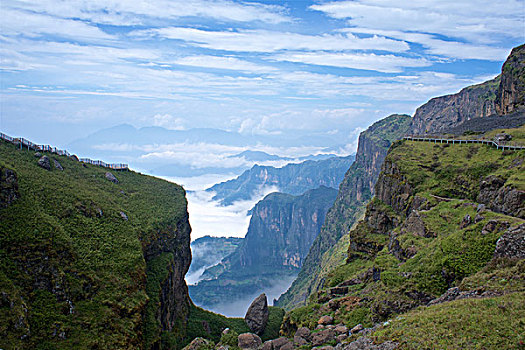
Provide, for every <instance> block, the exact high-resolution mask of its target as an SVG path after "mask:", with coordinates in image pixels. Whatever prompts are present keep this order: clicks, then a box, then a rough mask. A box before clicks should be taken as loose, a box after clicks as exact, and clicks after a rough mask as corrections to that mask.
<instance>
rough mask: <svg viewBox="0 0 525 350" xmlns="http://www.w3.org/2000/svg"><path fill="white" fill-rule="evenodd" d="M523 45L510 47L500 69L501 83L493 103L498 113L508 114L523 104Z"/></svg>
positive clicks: (524, 85)
mask: <svg viewBox="0 0 525 350" xmlns="http://www.w3.org/2000/svg"><path fill="white" fill-rule="evenodd" d="M523 76H525V47H524V46H523V45H520V46H518V47H515V48H513V49H512V51H511V53H510V55H509V57H508V58H507V60H506V61H505V63H504V64H503V67H502V69H501V83H500V84H499V87H498V91H497V92H496V94H495V95H496V98H495V99H494V104H495V105H496V111H497V112H498V113H499V114H508V113H511V112H513V111H516V110H519V109H521V108H523V107H524V106H525V96H524V95H523V91H525V82H524V81H523Z"/></svg>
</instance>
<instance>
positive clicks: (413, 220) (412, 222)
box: [402, 210, 428, 237]
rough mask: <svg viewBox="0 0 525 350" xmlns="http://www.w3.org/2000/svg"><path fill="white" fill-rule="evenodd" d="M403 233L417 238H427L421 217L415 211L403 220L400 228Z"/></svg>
mask: <svg viewBox="0 0 525 350" xmlns="http://www.w3.org/2000/svg"><path fill="white" fill-rule="evenodd" d="M402 229H403V230H404V231H405V232H408V233H411V234H413V235H415V236H419V237H428V235H427V229H426V227H425V223H424V222H423V219H421V215H420V214H419V212H418V211H417V210H413V211H412V212H411V213H410V215H409V216H408V218H407V219H406V220H405V222H404V224H403V228H402Z"/></svg>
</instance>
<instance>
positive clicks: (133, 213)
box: [0, 141, 191, 349]
mask: <svg viewBox="0 0 525 350" xmlns="http://www.w3.org/2000/svg"><path fill="white" fill-rule="evenodd" d="M48 156H49V157H50V159H52V160H56V161H58V162H59V163H60V164H61V169H60V168H55V167H51V168H50V169H49V170H46V169H44V168H42V167H40V166H38V165H37V161H38V158H35V156H34V152H32V151H28V150H18V149H16V147H14V146H13V145H11V144H8V143H5V142H3V141H2V142H0V159H1V162H2V167H1V173H0V187H1V195H2V196H1V199H2V206H1V207H0V260H1V262H2V263H1V264H0V347H1V348H25V349H33V348H39V347H41V348H56V349H71V348H77V347H79V346H82V347H85V348H129V349H131V348H146V349H149V348H162V347H165V346H166V347H167V346H173V344H176V343H178V342H179V341H180V339H182V337H183V336H184V332H185V324H186V319H187V316H188V312H189V306H190V300H189V296H188V291H187V287H186V284H185V282H184V275H185V273H186V271H187V269H188V266H189V263H190V260H191V253H190V250H189V241H190V226H189V223H188V214H187V210H186V199H185V193H184V190H183V189H182V188H181V187H180V186H177V185H174V184H171V183H168V182H166V181H163V180H160V179H155V178H152V177H148V176H144V175H139V174H137V173H134V172H115V173H114V175H115V177H116V178H117V179H118V183H115V182H111V181H109V180H108V179H107V177H106V172H107V170H106V169H104V168H101V167H96V166H87V167H83V166H82V164H80V163H79V162H78V161H76V160H74V159H73V158H67V157H65V156H58V155H51V154H49V155H48ZM161 338H162V340H161ZM169 344H171V345H169Z"/></svg>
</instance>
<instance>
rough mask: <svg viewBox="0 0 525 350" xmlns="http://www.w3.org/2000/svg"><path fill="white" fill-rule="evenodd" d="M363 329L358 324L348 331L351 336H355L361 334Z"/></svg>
mask: <svg viewBox="0 0 525 350" xmlns="http://www.w3.org/2000/svg"><path fill="white" fill-rule="evenodd" d="M363 329H365V327H363V325H362V324H361V323H360V324H358V325H357V326H355V327H354V328H352V329H351V330H350V333H352V334H356V333H359V332H361V331H362V330H363Z"/></svg>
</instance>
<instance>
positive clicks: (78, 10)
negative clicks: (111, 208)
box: [0, 0, 525, 149]
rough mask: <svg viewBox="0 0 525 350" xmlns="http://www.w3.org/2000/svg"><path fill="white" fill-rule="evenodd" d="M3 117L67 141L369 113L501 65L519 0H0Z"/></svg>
mask: <svg viewBox="0 0 525 350" xmlns="http://www.w3.org/2000/svg"><path fill="white" fill-rule="evenodd" d="M0 6H1V9H0V10H1V11H0V17H1V18H0V28H1V33H0V57H1V62H0V68H1V70H2V71H1V86H0V93H1V102H0V103H1V106H0V107H1V110H0V112H1V115H0V130H2V131H4V132H7V133H9V134H13V135H22V136H26V137H28V138H30V139H32V140H34V141H36V142H45V143H53V144H56V145H58V146H62V147H64V146H65V145H67V144H68V143H69V142H71V141H73V140H75V139H78V138H80V137H83V136H85V135H86V134H88V133H91V132H95V131H97V130H99V129H102V128H105V127H110V126H114V125H118V124H122V123H128V124H131V125H134V126H135V127H143V126H161V127H164V128H168V129H174V130H180V129H189V128H195V127H212V128H218V129H223V130H229V131H235V132H239V133H241V134H243V135H253V134H256V135H277V136H279V135H280V136H281V137H283V138H293V137H296V136H298V135H325V136H330V137H334V138H339V139H341V141H342V142H343V143H348V144H349V149H352V148H355V142H354V141H355V138H356V136H357V133H358V131H359V130H361V128H365V127H366V126H368V125H370V124H371V123H372V122H373V121H375V120H377V119H380V118H382V117H384V116H386V115H388V114H391V113H408V114H412V113H413V112H414V110H415V108H416V107H417V106H419V105H421V104H422V103H424V102H426V101H427V100H428V99H429V98H431V97H434V96H438V95H442V94H447V93H453V92H456V91H458V90H459V89H460V88H462V87H465V86H467V85H470V84H472V83H478V82H482V81H484V80H487V79H489V78H492V77H494V76H495V75H496V74H498V73H499V71H500V68H501V64H502V62H503V61H504V59H505V57H506V56H507V55H508V53H509V52H510V49H511V48H512V47H514V46H517V45H519V44H521V43H523V42H524V41H525V24H524V23H525V22H524V21H525V20H524V16H525V7H524V6H525V2H524V1H515V0H500V1H492V0H491V1H486V0H474V1H457V0H454V1H450V0H441V1H438V2H436V1H433V0H418V1H392V0H356V1H283V0H281V1H258V2H257V1H234V0H215V1H208V0H184V1H179V0H175V1H168V0H156V1H145V0H142V1H123V0H71V1H57V0H40V1H25V0H22V1H13V0H3V1H2V2H1V3H0Z"/></svg>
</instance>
